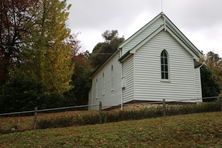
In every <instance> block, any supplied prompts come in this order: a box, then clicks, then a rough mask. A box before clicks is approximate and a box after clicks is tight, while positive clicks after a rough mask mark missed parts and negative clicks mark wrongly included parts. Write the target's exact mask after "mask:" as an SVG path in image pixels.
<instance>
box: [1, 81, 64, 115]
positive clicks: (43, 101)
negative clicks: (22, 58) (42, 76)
mask: <svg viewBox="0 0 222 148" xmlns="http://www.w3.org/2000/svg"><path fill="white" fill-rule="evenodd" d="M0 94H1V95H0V113H4V112H16V111H25V110H33V109H34V108H35V107H36V106H37V107H38V108H40V109H41V108H52V107H58V106H62V105H63V104H64V97H63V96H61V95H53V94H51V95H49V94H43V92H42V86H41V84H40V83H35V81H33V80H31V79H12V80H10V81H8V82H7V83H6V85H4V86H2V87H1V89H0Z"/></svg>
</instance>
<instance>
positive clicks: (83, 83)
mask: <svg viewBox="0 0 222 148" xmlns="http://www.w3.org/2000/svg"><path fill="white" fill-rule="evenodd" d="M73 62H74V64H75V70H74V73H73V75H72V82H71V84H72V85H73V86H74V87H73V88H72V89H71V90H70V91H68V92H67V93H66V97H67V100H68V102H69V104H75V105H83V104H88V92H89V89H90V87H91V79H90V75H91V72H92V67H91V65H90V63H89V53H88V52H87V51H86V52H85V53H79V54H77V55H75V56H74V57H73Z"/></svg>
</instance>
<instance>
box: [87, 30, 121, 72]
mask: <svg viewBox="0 0 222 148" xmlns="http://www.w3.org/2000/svg"><path fill="white" fill-rule="evenodd" d="M102 36H103V38H104V39H105V41H104V42H100V43H98V44H96V46H95V47H94V48H93V51H92V54H91V56H90V61H91V64H92V66H93V68H94V69H96V68H97V67H99V66H100V65H101V64H103V63H104V62H105V61H106V60H107V59H108V58H109V57H110V56H111V55H112V54H113V53H114V52H115V51H116V50H117V49H118V47H119V45H120V44H121V43H122V42H123V41H124V38H123V37H118V31H117V30H111V31H109V30H107V31H105V32H104V33H103V34H102Z"/></svg>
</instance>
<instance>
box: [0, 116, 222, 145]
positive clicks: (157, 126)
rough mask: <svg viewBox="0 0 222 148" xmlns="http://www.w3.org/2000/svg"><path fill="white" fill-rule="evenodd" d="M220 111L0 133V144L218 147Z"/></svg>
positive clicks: (221, 138)
mask: <svg viewBox="0 0 222 148" xmlns="http://www.w3.org/2000/svg"><path fill="white" fill-rule="evenodd" d="M221 146H222V112H213V113H198V114H190V115H179V116H169V117H159V118H153V119H144V120H134V121H122V122H116V123H107V124H96V125H88V126H80V127H67V128H54V129H44V130H35V131H26V132H18V133H11V134H5V135H0V147H22V148H23V147H221Z"/></svg>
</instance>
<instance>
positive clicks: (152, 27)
mask: <svg viewBox="0 0 222 148" xmlns="http://www.w3.org/2000/svg"><path fill="white" fill-rule="evenodd" d="M162 24H163V18H162V17H160V18H158V19H157V20H156V21H155V22H153V23H152V24H150V26H149V27H147V28H146V29H145V30H144V31H142V32H141V33H139V34H138V35H137V36H136V37H135V38H133V39H132V40H130V41H129V42H128V43H127V44H126V45H124V46H123V48H122V51H123V52H122V55H124V54H125V53H126V52H127V51H129V50H131V49H132V48H133V47H135V46H136V45H137V44H139V43H140V42H141V41H142V40H144V39H145V38H146V37H147V35H149V34H151V33H152V32H153V31H155V30H156V29H158V28H159V27H160V26H161V25H162Z"/></svg>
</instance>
